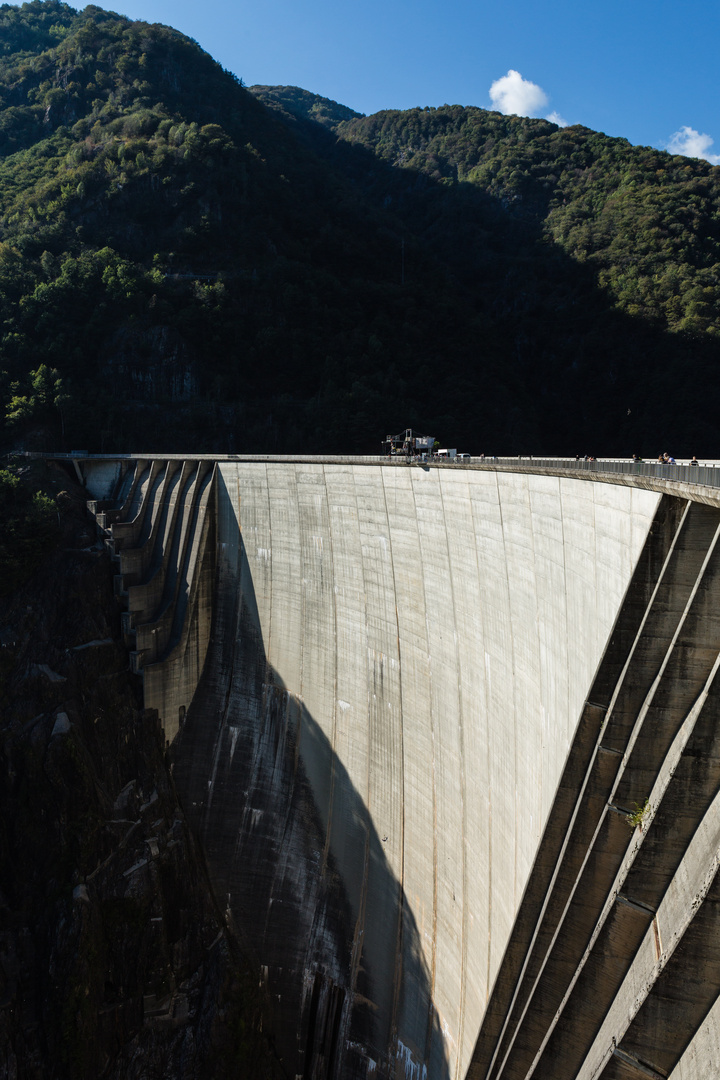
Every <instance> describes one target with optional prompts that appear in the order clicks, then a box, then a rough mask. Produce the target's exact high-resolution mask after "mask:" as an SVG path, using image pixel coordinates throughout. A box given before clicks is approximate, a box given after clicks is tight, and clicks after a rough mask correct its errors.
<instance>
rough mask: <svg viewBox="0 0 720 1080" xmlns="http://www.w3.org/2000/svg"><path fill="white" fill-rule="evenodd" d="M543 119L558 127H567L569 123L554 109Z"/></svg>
mask: <svg viewBox="0 0 720 1080" xmlns="http://www.w3.org/2000/svg"><path fill="white" fill-rule="evenodd" d="M545 119H546V120H549V121H550V123H551V124H557V126H558V127H569V122H568V121H567V120H566V119H565V117H564V116H561V115H560V113H559V112H557V111H556V110H555V109H553V111H552V112H551V113H549V114H548V115H547V116H546V117H545Z"/></svg>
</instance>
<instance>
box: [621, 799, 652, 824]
mask: <svg viewBox="0 0 720 1080" xmlns="http://www.w3.org/2000/svg"><path fill="white" fill-rule="evenodd" d="M634 806H635V809H634V810H633V812H632V813H631V814H626V816H625V820H626V821H627V823H628V825H629V826H630V828H631V829H638V828H639V829H640V830H641V831H642V827H643V822H644V821H645V818H646V817H647V816H648V814H649V813H650V809H651V807H650V800H649V799H646V800H645V802H644V803H642V804H641V803H635V804H634Z"/></svg>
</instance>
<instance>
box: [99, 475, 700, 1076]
mask: <svg viewBox="0 0 720 1080" xmlns="http://www.w3.org/2000/svg"><path fill="white" fill-rule="evenodd" d="M80 468H83V465H82V463H80ZM86 468H88V466H86ZM90 471H91V470H90V469H89V468H88V475H89V472H90ZM98 475H100V474H98ZM102 477H103V479H102V483H103V484H105V485H106V488H105V489H103V490H101V484H100V481H98V486H97V489H96V490H95V492H94V494H95V495H96V496H97V497H98V498H99V499H101V500H102V498H103V496H107V497H106V498H105V502H104V503H103V502H102V501H98V502H97V503H96V505H95V506H94V509H95V511H96V513H97V515H98V519H99V520H101V523H104V525H105V528H106V529H107V530H108V532H109V535H108V542H109V543H110V544H111V545H113V549H114V550H115V551H116V554H117V557H118V561H119V566H118V589H117V592H118V596H119V598H120V600H121V602H123V603H124V604H125V605H126V607H127V611H126V615H125V625H126V633H127V636H128V643H129V645H130V647H131V649H132V653H133V655H134V658H135V664H136V668H137V670H138V671H140V672H144V680H145V689H146V703H147V704H149V705H151V706H152V707H155V708H157V709H158V711H159V713H160V715H161V717H162V719H163V723H164V726H165V730H166V735H167V738H168V740H170V741H173V745H172V753H173V760H174V774H175V778H176V783H177V785H178V788H179V791H180V792H181V795H182V799H183V803H184V805H185V807H186V812H187V814H188V817H189V819H190V820H191V822H192V824H193V827H194V829H195V831H196V834H197V835H198V836H199V837H200V839H201V842H202V845H203V849H204V852H205V856H206V859H207V863H208V867H209V870H210V874H211V878H212V881H213V885H214V889H215V892H216V896H217V898H218V901H219V903H220V904H221V907H222V908H223V910H225V911H226V916H227V918H228V920H229V921H230V922H231V923H232V924H233V925H234V926H235V927H236V930H237V932H238V934H239V936H240V937H241V939H242V940H243V941H244V944H245V947H246V948H247V949H248V950H249V951H250V952H251V953H252V954H254V955H255V957H256V959H257V965H258V970H259V971H260V972H261V973H262V978H263V981H264V982H265V985H266V987H267V991H268V995H269V1000H270V1001H271V1003H272V1011H273V1017H272V1024H273V1031H274V1038H275V1041H276V1045H277V1048H278V1053H279V1054H280V1056H281V1057H282V1058H283V1062H284V1066H285V1068H286V1071H287V1074H288V1075H289V1076H293V1077H303V1078H306V1077H307V1078H313V1080H322V1078H327V1080H329V1078H331V1077H335V1078H345V1077H348V1078H355V1077H363V1078H365V1077H373V1076H382V1077H403V1078H407V1080H415V1078H417V1080H421V1078H423V1077H429V1078H432V1080H445V1078H448V1080H449V1078H452V1080H460V1078H463V1077H465V1076H468V1077H473V1078H477V1080H480V1078H483V1080H485V1078H487V1080H491V1078H492V1080H500V1078H501V1077H502V1078H504V1080H505V1078H506V1080H511V1078H512V1080H515V1078H518V1080H519V1078H521V1077H522V1078H529V1077H531V1076H535V1077H543V1078H548V1080H550V1078H554V1080H564V1078H565V1077H567V1078H568V1080H570V1078H573V1077H588V1078H590V1077H597V1076H600V1075H602V1076H603V1077H604V1078H610V1077H618V1078H619V1077H623V1078H633V1080H635V1078H640V1077H647V1076H660V1077H667V1076H669V1075H671V1073H672V1075H673V1076H674V1077H675V1080H691V1078H693V1080H694V1078H703V1077H704V1076H705V1075H710V1074H709V1073H707V1072H703V1070H706V1068H707V1065H706V1063H707V1061H708V1060H710V1059H712V1060H718V1059H720V1054H719V1053H718V1051H717V1031H718V1019H717V1017H716V1015H715V1010H716V1009H717V1006H716V1004H715V1003H716V999H717V995H718V993H720V977H718V975H717V971H718V970H720V967H718V966H717V965H716V964H715V958H714V954H713V952H712V949H708V948H707V946H706V947H705V951H703V942H707V940H708V935H712V933H713V926H714V923H713V919H715V917H716V916H715V912H716V900H715V890H716V888H720V884H718V885H717V886H716V884H715V881H716V878H715V874H716V870H717V865H718V857H719V856H718V839H717V837H718V836H720V818H718V816H717V815H718V808H717V806H716V803H717V791H718V786H719V785H720V765H718V762H719V761H720V753H719V752H718V750H717V749H716V746H715V743H716V735H715V728H716V726H717V725H716V724H715V717H716V706H715V703H716V694H717V691H716V689H715V676H716V670H717V667H718V662H719V661H718V658H719V657H720V623H718V621H717V616H716V612H717V611H718V610H720V608H718V605H717V600H718V588H719V587H720V578H719V577H718V573H719V570H718V567H719V566H720V564H719V563H718V559H719V558H720V555H716V549H717V545H718V536H719V535H720V533H719V529H720V510H719V509H718V507H717V506H716V505H712V503H713V499H714V496H713V495H712V491H711V489H710V488H708V487H707V486H703V487H702V491H701V493H700V496H701V497H700V499H699V501H695V500H693V499H692V498H689V497H685V495H686V493H687V492H686V489H689V492H690V494H692V485H691V484H687V483H685V481H683V484H684V486H683V487H682V489H680V488H678V483H677V481H673V483H674V487H669V488H668V490H667V491H666V492H664V491H663V486H662V482H656V481H655V480H654V479H653V480H652V483H651V484H648V481H647V478H646V477H641V478H640V481H639V482H638V483H637V485H636V484H633V483H632V482H631V481H632V478H630V480H628V478H627V477H626V476H625V477H623V478H622V479H621V480H620V481H619V482H618V483H612V482H610V481H609V480H608V479H607V478H606V477H602V478H596V477H595V476H593V475H583V476H573V475H567V474H566V471H565V470H560V469H557V470H556V471H555V473H553V471H551V470H550V469H543V468H542V467H540V468H538V467H528V466H526V467H523V469H522V471H510V469H509V468H508V467H507V466H503V467H496V468H493V467H489V466H485V467H482V468H463V467H441V468H434V467H430V468H422V467H418V466H415V467H398V465H397V464H396V463H382V462H379V461H374V462H373V461H370V460H369V461H367V462H354V461H352V460H344V461H326V462H323V461H318V460H312V461H309V460H308V461H302V460H298V459H296V460H293V461H279V460H277V461H273V460H265V461H241V460H234V461H230V460H218V461H217V462H215V461H201V460H195V461H193V462H185V463H183V462H181V461H180V462H178V461H171V460H166V459H163V460H162V461H159V460H150V459H149V458H148V459H142V460H138V461H137V464H135V463H134V462H133V463H132V464H131V465H130V466H129V467H125V468H122V469H114V470H113V469H111V468H110V467H109V466H108V464H107V463H103V466H102ZM110 486H112V488H113V491H114V495H113V494H111V493H110V492H109V490H107V488H109V487H110ZM708 491H710V492H711V493H710V494H708ZM632 813H635V818H634V821H635V827H634V828H633V827H631V825H630V824H629V823H628V820H627V819H628V816H629V815H631V814H632ZM698 964H702V967H701V969H698ZM694 971H699V972H700V973H699V974H696V975H695V981H694V982H693V983H692V987H691V989H690V990H689V991H687V993H685V988H686V987H688V985H689V980H690V981H691V980H692V973H693V972H694ZM684 993H685V997H686V998H687V1001H685V999H684V997H683V994H684ZM678 1001H680V1002H681V1005H679V1004H678ZM661 1035H662V1037H661ZM713 1055H714V1057H713ZM673 1070H675V1072H674V1073H673Z"/></svg>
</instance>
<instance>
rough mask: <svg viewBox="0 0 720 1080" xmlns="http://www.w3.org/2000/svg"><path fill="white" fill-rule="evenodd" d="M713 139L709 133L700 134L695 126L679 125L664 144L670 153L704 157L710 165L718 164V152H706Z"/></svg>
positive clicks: (719, 160)
mask: <svg viewBox="0 0 720 1080" xmlns="http://www.w3.org/2000/svg"><path fill="white" fill-rule="evenodd" d="M713 141H714V140H713V139H711V138H710V136H709V135H701V134H700V132H699V131H695V128H691V127H681V128H680V130H679V131H676V132H675V134H674V135H671V136H670V141H669V142H668V144H667V146H666V150H669V151H670V153H671V154H682V155H683V156H684V157H694V158H704V159H705V161H709V162H710V164H711V165H720V154H708V150H709V149H710V147H711V146H712V145H713Z"/></svg>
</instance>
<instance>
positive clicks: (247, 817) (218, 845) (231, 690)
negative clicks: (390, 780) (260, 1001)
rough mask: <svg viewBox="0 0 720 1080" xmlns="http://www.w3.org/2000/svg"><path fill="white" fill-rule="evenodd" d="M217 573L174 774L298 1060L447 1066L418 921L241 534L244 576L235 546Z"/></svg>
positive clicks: (335, 1073) (432, 1073) (331, 1070)
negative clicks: (273, 654)
mask: <svg viewBox="0 0 720 1080" xmlns="http://www.w3.org/2000/svg"><path fill="white" fill-rule="evenodd" d="M218 575H219V583H218V589H217V593H216V597H217V602H216V608H215V613H214V620H213V632H212V637H211V642H210V648H209V651H208V656H207V661H206V664H205V670H204V673H203V676H202V678H201V681H200V684H199V687H198V690H197V693H196V694H195V697H194V699H193V702H192V705H191V706H190V708H189V709H188V712H187V716H186V718H185V721H184V724H183V726H182V728H181V730H180V732H179V734H178V737H177V739H176V740H175V743H174V745H173V758H174V776H175V780H176V784H177V787H178V790H179V792H180V795H181V798H182V801H183V804H184V807H185V809H186V813H187V816H188V819H189V821H190V823H191V825H192V827H193V829H194V830H195V833H196V835H197V836H198V837H199V839H200V842H201V844H202V847H203V850H204V853H205V857H206V860H207V864H208V868H209V871H210V876H211V880H212V882H213V887H214V890H215V894H216V897H217V900H218V902H219V904H220V906H221V908H223V909H225V910H226V916H227V917H228V920H229V921H230V922H231V924H232V925H234V927H235V928H236V931H237V933H238V936H239V938H240V940H241V941H242V942H243V944H244V945H245V947H246V948H247V950H248V951H249V952H250V954H251V955H253V956H254V957H255V959H256V961H257V964H258V967H259V969H260V970H261V972H262V977H263V978H264V980H265V984H266V988H267V991H268V997H269V1000H270V1002H271V1010H272V1015H271V1025H272V1031H273V1037H274V1042H275V1046H276V1049H277V1052H278V1055H279V1057H280V1058H281V1059H282V1063H283V1067H284V1069H285V1071H286V1074H287V1075H288V1076H289V1077H293V1078H294V1077H302V1078H303V1080H351V1078H363V1080H364V1078H365V1077H368V1076H377V1077H396V1076H398V1077H405V1078H407V1080H425V1078H427V1077H430V1078H432V1080H449V1075H450V1072H449V1066H448V1062H447V1057H446V1053H445V1047H444V1040H443V1035H442V1032H441V1029H440V1023H439V1021H438V1017H437V1013H436V1011H435V1009H434V1007H433V1001H432V989H431V987H432V977H431V972H430V971H429V970H428V966H427V964H426V962H425V959H424V957H423V952H422V948H421V942H420V933H419V929H418V926H417V924H416V921H415V919H414V917H413V914H412V912H411V910H410V908H409V905H408V903H407V900H406V898H405V895H404V893H403V890H402V887H401V885H400V883H399V882H398V881H397V879H396V876H395V875H394V874H393V872H392V870H391V868H390V866H389V865H388V862H387V859H386V857H385V853H384V851H383V842H384V841H383V838H382V837H380V836H379V835H378V833H377V831H376V829H375V827H374V825H373V822H372V820H371V817H370V814H369V812H368V809H367V807H366V805H365V802H364V800H363V798H362V796H361V795H360V793H359V792H358V791H357V790H356V788H355V787H354V785H353V783H352V781H351V780H350V777H349V776H348V773H347V771H346V769H345V768H344V767H343V765H342V763H341V762H340V760H339V759H338V757H337V755H336V754H335V753H334V751H333V749H332V747H331V745H330V743H329V742H328V739H327V737H326V736H325V734H324V733H323V731H322V730H321V728H320V727H319V725H318V724H317V723H316V721H315V720H314V719H313V717H312V716H311V714H310V712H309V711H308V709H307V708H306V707H305V706H304V704H303V703H302V701H301V700H300V699H299V698H298V696H296V695H294V694H292V693H291V692H290V691H288V690H287V688H286V687H285V685H284V684H283V681H282V680H281V679H280V677H279V675H278V674H277V672H276V671H275V670H274V669H273V667H272V666H271V664H270V663H269V661H268V659H267V656H266V651H265V647H264V643H263V640H262V634H261V630H260V621H259V616H258V611H257V605H256V601H255V592H254V588H253V584H252V579H251V574H250V570H249V567H248V560H247V554H246V551H245V548H244V544H242V541H241V544H240V553H239V581H238V573H237V571H236V569H235V568H234V567H232V566H230V565H228V564H227V562H226V563H225V564H223V562H222V558H221V560H220V565H219V566H218ZM385 839H387V838H385ZM338 850H342V864H343V867H344V868H345V869H344V873H341V872H340V870H339V866H338V862H339V860H338V859H337V857H336V854H337V852H338Z"/></svg>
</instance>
